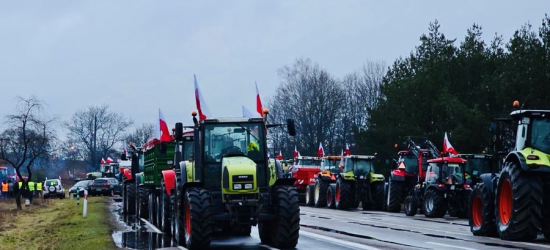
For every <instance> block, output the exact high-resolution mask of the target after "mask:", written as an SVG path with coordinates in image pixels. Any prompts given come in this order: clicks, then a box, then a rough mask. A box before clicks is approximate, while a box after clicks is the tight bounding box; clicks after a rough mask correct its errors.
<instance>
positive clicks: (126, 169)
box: [124, 168, 132, 180]
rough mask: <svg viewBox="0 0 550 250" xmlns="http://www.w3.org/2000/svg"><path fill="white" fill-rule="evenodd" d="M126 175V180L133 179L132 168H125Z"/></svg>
mask: <svg viewBox="0 0 550 250" xmlns="http://www.w3.org/2000/svg"><path fill="white" fill-rule="evenodd" d="M124 177H125V178H126V180H131V179H132V171H130V169H128V168H125V169H124Z"/></svg>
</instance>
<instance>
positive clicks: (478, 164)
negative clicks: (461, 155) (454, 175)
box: [464, 157, 492, 176]
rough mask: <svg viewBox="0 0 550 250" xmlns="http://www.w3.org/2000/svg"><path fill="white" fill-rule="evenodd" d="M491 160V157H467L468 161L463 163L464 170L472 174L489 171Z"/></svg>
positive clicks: (477, 174)
mask: <svg viewBox="0 0 550 250" xmlns="http://www.w3.org/2000/svg"><path fill="white" fill-rule="evenodd" d="M491 161H492V159H491V158H475V157H474V158H468V162H466V164H465V165H464V170H465V171H466V173H468V174H470V175H473V176H479V175H481V174H484V173H489V172H491V164H492V162H491Z"/></svg>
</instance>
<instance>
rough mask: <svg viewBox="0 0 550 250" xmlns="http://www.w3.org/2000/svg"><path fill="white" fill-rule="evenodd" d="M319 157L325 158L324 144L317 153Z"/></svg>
mask: <svg viewBox="0 0 550 250" xmlns="http://www.w3.org/2000/svg"><path fill="white" fill-rule="evenodd" d="M317 156H318V157H323V156H325V150H324V149H323V143H322V142H320V143H319V150H318V151H317Z"/></svg>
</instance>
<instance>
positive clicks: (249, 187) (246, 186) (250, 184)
mask: <svg viewBox="0 0 550 250" xmlns="http://www.w3.org/2000/svg"><path fill="white" fill-rule="evenodd" d="M252 187H253V185H252V183H248V184H244V189H252Z"/></svg>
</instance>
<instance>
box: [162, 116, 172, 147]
mask: <svg viewBox="0 0 550 250" xmlns="http://www.w3.org/2000/svg"><path fill="white" fill-rule="evenodd" d="M159 130H160V138H159V139H160V141H161V142H162V141H172V140H173V138H172V136H171V135H170V130H168V125H167V124H166V120H165V119H164V115H163V114H162V111H160V109H159Z"/></svg>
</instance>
